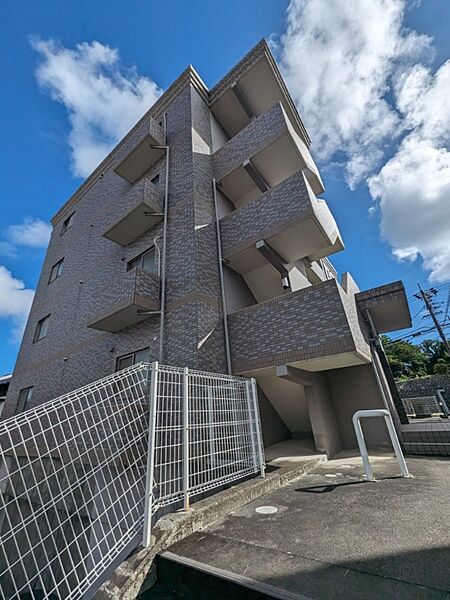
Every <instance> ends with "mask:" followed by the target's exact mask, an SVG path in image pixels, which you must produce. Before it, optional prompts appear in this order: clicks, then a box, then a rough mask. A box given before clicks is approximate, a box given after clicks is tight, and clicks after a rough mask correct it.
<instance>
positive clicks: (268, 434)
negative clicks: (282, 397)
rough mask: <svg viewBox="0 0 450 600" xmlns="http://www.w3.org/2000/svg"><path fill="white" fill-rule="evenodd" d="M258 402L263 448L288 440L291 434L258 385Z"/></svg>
mask: <svg viewBox="0 0 450 600" xmlns="http://www.w3.org/2000/svg"><path fill="white" fill-rule="evenodd" d="M258 401H259V414H260V417H261V429H262V435H263V442H264V448H268V447H269V446H273V445H274V444H277V443H278V442H282V441H283V440H286V439H289V438H290V437H291V433H290V431H289V429H288V427H287V426H286V424H285V422H284V421H283V419H282V418H281V417H280V415H279V414H278V413H277V411H276V410H275V408H274V407H273V405H272V403H271V402H270V400H269V399H268V398H267V396H266V395H265V393H264V391H263V390H262V388H261V386H259V385H258Z"/></svg>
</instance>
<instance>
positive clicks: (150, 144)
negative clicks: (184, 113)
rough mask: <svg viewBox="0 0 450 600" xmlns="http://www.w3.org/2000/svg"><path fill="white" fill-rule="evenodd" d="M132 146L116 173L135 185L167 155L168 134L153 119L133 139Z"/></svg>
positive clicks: (117, 167)
mask: <svg viewBox="0 0 450 600" xmlns="http://www.w3.org/2000/svg"><path fill="white" fill-rule="evenodd" d="M131 143H132V146H131V149H130V150H129V152H128V153H127V154H126V156H125V158H123V159H122V161H121V162H120V163H119V164H118V165H117V166H116V167H115V169H114V171H115V172H116V173H117V174H118V175H120V176H121V177H123V178H124V179H126V180H127V181H128V182H129V183H135V182H136V181H137V180H138V179H140V178H141V177H142V175H144V173H145V172H146V171H148V170H149V169H150V167H152V166H153V165H154V164H155V163H156V162H157V161H158V160H159V159H160V158H161V157H162V156H163V155H164V153H165V148H162V147H161V146H165V144H166V134H165V132H164V129H163V128H162V127H161V125H158V123H157V122H156V121H155V120H154V119H153V118H152V117H148V119H147V120H146V121H145V123H143V124H142V125H141V127H140V128H139V129H138V130H137V132H136V133H135V134H134V135H133V137H132V142H131Z"/></svg>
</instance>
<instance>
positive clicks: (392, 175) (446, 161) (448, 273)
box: [368, 61, 450, 281]
mask: <svg viewBox="0 0 450 600" xmlns="http://www.w3.org/2000/svg"><path fill="white" fill-rule="evenodd" d="M449 93H450V61H448V62H446V63H444V64H443V65H442V66H441V67H440V69H438V70H437V72H436V73H435V74H434V75H433V73H431V71H430V70H429V69H426V68H425V67H423V66H422V65H415V66H414V67H412V68H411V69H410V70H408V71H407V72H405V74H404V75H403V77H402V78H401V79H400V81H399V83H398V85H397V87H396V98H397V106H398V108H399V110H400V111H401V112H402V114H403V117H404V120H405V123H406V124H407V126H408V127H409V128H410V130H411V131H410V133H409V134H408V135H407V136H406V137H405V138H404V139H403V141H402V143H401V144H400V146H399V148H398V149H397V151H396V152H395V154H394V156H393V157H392V158H391V159H390V160H389V161H388V162H387V163H386V164H385V165H384V166H383V168H382V169H381V170H380V172H379V173H378V174H377V175H374V176H372V177H370V178H369V181H368V183H369V190H370V193H371V195H372V197H373V198H376V199H378V200H379V203H380V208H381V215H382V218H381V231H382V234H383V236H384V237H385V238H386V239H387V240H388V242H389V243H390V244H391V246H392V247H393V253H394V255H395V256H396V257H397V258H398V259H399V260H410V261H415V260H417V258H419V256H420V257H421V258H422V259H423V261H424V262H423V264H424V267H425V269H427V270H428V271H430V280H431V281H446V280H449V279H450V152H449V151H448V150H447V146H448V143H449V142H450V106H449V103H448V97H449Z"/></svg>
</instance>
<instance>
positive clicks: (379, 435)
mask: <svg viewBox="0 0 450 600" xmlns="http://www.w3.org/2000/svg"><path fill="white" fill-rule="evenodd" d="M326 379H327V382H328V389H329V390H330V394H331V398H332V400H333V404H334V410H335V411H336V416H337V420H338V424H339V429H340V432H341V436H342V444H343V447H344V448H356V447H357V443H356V437H355V434H354V431H353V424H352V417H353V414H354V413H355V412H356V411H357V410H363V409H365V408H384V404H383V400H382V398H381V395H380V391H379V389H378V385H377V382H376V379H375V375H374V373H373V368H372V365H370V364H368V365H360V366H356V367H346V368H345V369H334V370H331V371H326ZM363 428H364V436H365V439H366V442H367V445H368V447H369V448H374V447H377V446H382V445H385V444H388V443H389V436H388V434H387V430H386V426H385V424H384V421H383V419H367V420H366V421H364V423H363Z"/></svg>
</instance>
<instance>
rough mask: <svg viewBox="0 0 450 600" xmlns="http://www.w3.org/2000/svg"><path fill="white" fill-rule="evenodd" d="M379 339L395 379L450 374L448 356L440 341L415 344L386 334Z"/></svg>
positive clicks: (449, 358) (449, 359)
mask: <svg viewBox="0 0 450 600" xmlns="http://www.w3.org/2000/svg"><path fill="white" fill-rule="evenodd" d="M381 340H382V343H383V348H384V351H385V352H386V356H387V358H388V361H389V364H390V366H391V369H392V374H393V375H394V377H395V378H396V379H411V378H414V377H423V376H424V375H434V374H438V373H439V374H450V357H449V356H448V354H447V353H446V351H445V347H444V344H443V343H442V342H441V341H438V340H425V341H423V342H422V343H421V344H419V345H418V346H416V345H415V344H412V343H411V342H407V341H405V340H399V341H393V340H391V339H390V338H389V337H388V336H387V335H382V336H381Z"/></svg>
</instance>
